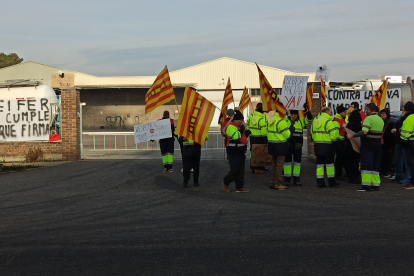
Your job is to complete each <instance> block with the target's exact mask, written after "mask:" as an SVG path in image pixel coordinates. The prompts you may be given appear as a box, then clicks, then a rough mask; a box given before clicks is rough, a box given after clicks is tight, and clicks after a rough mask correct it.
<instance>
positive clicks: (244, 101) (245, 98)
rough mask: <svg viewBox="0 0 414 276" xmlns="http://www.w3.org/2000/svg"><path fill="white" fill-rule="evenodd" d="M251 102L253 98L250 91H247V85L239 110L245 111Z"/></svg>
mask: <svg viewBox="0 0 414 276" xmlns="http://www.w3.org/2000/svg"><path fill="white" fill-rule="evenodd" d="M250 103H251V100H250V96H249V91H247V88H246V86H245V87H244V90H243V94H242V96H241V99H240V103H239V111H240V112H241V113H243V110H245V109H246V107H247V106H248V105H249V104H250Z"/></svg>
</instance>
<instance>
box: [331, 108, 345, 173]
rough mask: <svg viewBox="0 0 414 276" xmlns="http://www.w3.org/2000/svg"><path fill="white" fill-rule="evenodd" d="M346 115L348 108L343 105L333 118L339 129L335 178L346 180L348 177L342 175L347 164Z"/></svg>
mask: <svg viewBox="0 0 414 276" xmlns="http://www.w3.org/2000/svg"><path fill="white" fill-rule="evenodd" d="M345 116H346V108H345V107H344V106H343V105H339V106H337V107H336V114H335V118H334V119H333V120H332V122H333V124H334V126H335V127H336V128H337V129H338V130H339V131H338V132H336V133H337V137H336V138H337V140H336V159H335V179H336V181H345V180H346V179H345V178H344V177H343V176H342V168H343V167H344V165H345V147H346V142H345V127H346V122H345Z"/></svg>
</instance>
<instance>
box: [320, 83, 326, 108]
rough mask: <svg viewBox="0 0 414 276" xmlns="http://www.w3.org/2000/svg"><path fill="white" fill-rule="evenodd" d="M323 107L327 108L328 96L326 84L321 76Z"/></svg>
mask: <svg viewBox="0 0 414 276" xmlns="http://www.w3.org/2000/svg"><path fill="white" fill-rule="evenodd" d="M321 106H322V107H325V106H326V94H325V83H324V81H323V79H322V76H321Z"/></svg>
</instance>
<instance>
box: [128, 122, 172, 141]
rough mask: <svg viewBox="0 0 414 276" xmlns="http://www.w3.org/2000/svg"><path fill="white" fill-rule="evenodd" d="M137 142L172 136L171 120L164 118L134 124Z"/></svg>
mask: <svg viewBox="0 0 414 276" xmlns="http://www.w3.org/2000/svg"><path fill="white" fill-rule="evenodd" d="M134 137H135V144H138V143H143V142H147V141H151V140H158V139H164V138H168V137H172V133H171V120H170V119H164V120H159V121H155V122H151V123H146V124H142V125H136V126H134Z"/></svg>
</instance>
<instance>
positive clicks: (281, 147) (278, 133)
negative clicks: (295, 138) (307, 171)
mask: <svg viewBox="0 0 414 276" xmlns="http://www.w3.org/2000/svg"><path fill="white" fill-rule="evenodd" d="M289 136H290V130H289V126H288V124H287V123H286V121H285V120H283V119H282V117H280V115H279V113H277V112H275V114H274V115H273V116H272V117H270V119H269V124H268V126H267V141H268V153H269V155H271V156H272V163H273V164H272V172H271V176H270V189H278V190H284V189H287V188H288V187H287V186H283V185H282V174H283V164H284V161H285V155H286V154H287V153H288V142H287V139H288V138H289Z"/></svg>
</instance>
